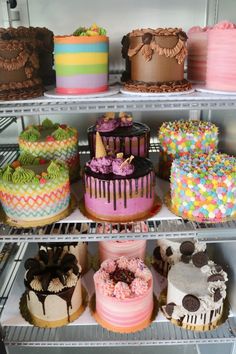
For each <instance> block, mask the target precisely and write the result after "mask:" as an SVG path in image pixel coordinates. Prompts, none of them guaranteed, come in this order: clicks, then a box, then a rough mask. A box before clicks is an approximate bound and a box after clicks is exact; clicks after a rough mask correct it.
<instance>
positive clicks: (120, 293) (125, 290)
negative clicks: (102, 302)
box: [114, 281, 131, 300]
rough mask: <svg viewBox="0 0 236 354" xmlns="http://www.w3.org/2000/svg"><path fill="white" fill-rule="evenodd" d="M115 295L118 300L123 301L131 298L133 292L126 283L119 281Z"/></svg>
mask: <svg viewBox="0 0 236 354" xmlns="http://www.w3.org/2000/svg"><path fill="white" fill-rule="evenodd" d="M114 295H115V297H116V298H117V299H122V300H123V299H125V298H127V297H130V295H131V290H130V288H129V285H128V284H126V283H123V282H122V281H119V282H118V283H116V285H115V288H114Z"/></svg>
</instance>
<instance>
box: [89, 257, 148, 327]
mask: <svg viewBox="0 0 236 354" xmlns="http://www.w3.org/2000/svg"><path fill="white" fill-rule="evenodd" d="M94 283H95V292H96V312H95V318H96V319H97V321H98V322H99V323H100V324H101V325H102V326H103V327H105V328H107V329H109V330H111V331H114V332H121V333H122V332H124V333H129V332H135V331H138V330H141V329H143V328H145V327H147V326H148V325H149V324H150V321H151V316H152V311H153V279H152V273H151V271H150V270H149V269H148V268H147V267H146V266H145V264H144V263H143V261H142V260H141V259H139V258H130V259H128V258H126V257H120V258H118V259H116V260H111V259H108V260H106V261H104V262H103V263H102V264H101V268H100V269H99V270H98V271H97V272H96V273H95V275H94Z"/></svg>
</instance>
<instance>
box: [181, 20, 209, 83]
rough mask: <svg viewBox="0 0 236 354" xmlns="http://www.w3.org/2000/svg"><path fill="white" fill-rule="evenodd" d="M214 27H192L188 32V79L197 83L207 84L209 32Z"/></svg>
mask: <svg viewBox="0 0 236 354" xmlns="http://www.w3.org/2000/svg"><path fill="white" fill-rule="evenodd" d="M211 28H212V27H210V26H206V27H199V26H194V27H191V28H190V30H189V31H188V41H187V48H188V56H187V61H188V70H187V75H188V79H189V80H191V81H193V82H196V83H205V81H206V67H207V45H208V44H207V43H208V39H207V38H208V32H209V30H210V29H211Z"/></svg>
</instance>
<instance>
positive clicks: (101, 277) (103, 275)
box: [94, 269, 109, 283]
mask: <svg viewBox="0 0 236 354" xmlns="http://www.w3.org/2000/svg"><path fill="white" fill-rule="evenodd" d="M94 280H95V282H97V283H101V282H105V281H106V280H109V274H108V273H107V272H105V271H104V270H102V269H100V270H98V271H97V272H96V273H95V274H94Z"/></svg>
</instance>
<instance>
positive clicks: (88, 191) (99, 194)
mask: <svg viewBox="0 0 236 354" xmlns="http://www.w3.org/2000/svg"><path fill="white" fill-rule="evenodd" d="M84 185H85V193H84V204H85V210H86V213H87V214H89V217H91V218H93V219H95V220H104V221H112V222H126V221H134V220H138V219H142V218H146V217H147V216H148V215H149V213H150V212H151V211H152V209H153V206H154V201H155V174H154V171H153V165H152V163H151V161H150V160H148V159H146V158H143V157H137V156H136V157H134V156H130V157H129V158H127V159H125V158H124V157H123V154H122V153H121V154H117V156H116V157H111V156H107V153H106V151H105V148H104V146H103V143H102V140H101V136H100V134H99V133H98V132H97V143H96V157H94V158H93V159H92V160H91V161H89V162H88V163H87V164H86V166H85V171H84Z"/></svg>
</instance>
